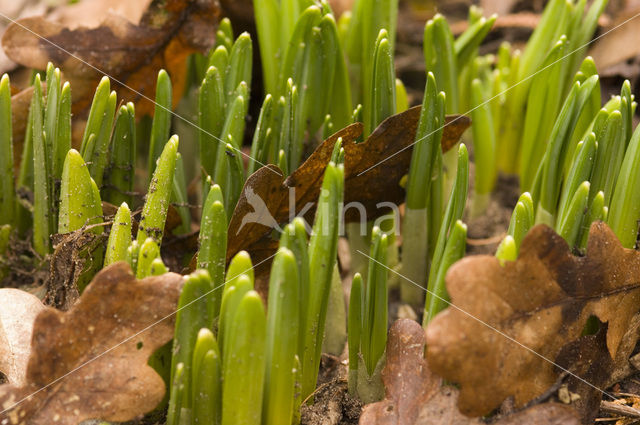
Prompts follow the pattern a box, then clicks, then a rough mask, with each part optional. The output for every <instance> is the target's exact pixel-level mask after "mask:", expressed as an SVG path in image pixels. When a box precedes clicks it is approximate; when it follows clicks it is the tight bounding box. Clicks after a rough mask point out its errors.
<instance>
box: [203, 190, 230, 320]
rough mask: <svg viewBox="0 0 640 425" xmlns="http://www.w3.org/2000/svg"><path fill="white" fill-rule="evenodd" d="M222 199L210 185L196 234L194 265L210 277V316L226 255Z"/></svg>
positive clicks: (213, 314)
mask: <svg viewBox="0 0 640 425" xmlns="http://www.w3.org/2000/svg"><path fill="white" fill-rule="evenodd" d="M222 200H223V197H222V191H221V190H220V186H218V185H212V186H211V189H210V190H209V193H208V194H207V197H206V201H205V204H204V207H203V210H202V218H201V220H200V234H199V237H198V240H199V243H200V249H199V250H198V268H199V269H205V270H207V271H208V272H209V276H210V277H211V283H212V288H211V292H210V294H209V295H208V296H209V298H210V300H209V306H210V308H211V313H210V316H211V317H213V318H215V317H218V314H219V312H220V302H221V300H222V298H221V297H222V289H218V288H217V287H218V286H220V285H221V284H222V282H224V269H225V263H226V255H227V214H226V212H225V209H224V205H223V203H222Z"/></svg>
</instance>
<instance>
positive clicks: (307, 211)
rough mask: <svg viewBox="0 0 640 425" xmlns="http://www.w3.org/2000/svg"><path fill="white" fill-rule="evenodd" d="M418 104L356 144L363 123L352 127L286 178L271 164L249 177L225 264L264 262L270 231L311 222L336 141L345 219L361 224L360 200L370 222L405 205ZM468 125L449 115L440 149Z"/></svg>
mask: <svg viewBox="0 0 640 425" xmlns="http://www.w3.org/2000/svg"><path fill="white" fill-rule="evenodd" d="M420 109H421V108H420V107H419V106H416V107H414V108H411V109H409V110H407V111H405V112H402V113H400V114H396V115H393V116H391V117H389V118H387V119H386V120H384V121H383V122H382V123H381V124H380V125H379V126H378V127H377V128H376V129H375V130H374V132H373V133H372V134H371V135H370V136H369V138H368V139H367V140H366V141H365V142H363V143H357V139H358V137H360V135H361V134H362V124H360V123H355V124H352V125H350V126H348V127H346V128H344V129H342V130H340V131H338V132H337V133H335V134H334V135H332V136H331V137H329V138H328V139H327V140H325V141H324V142H323V143H322V144H320V146H318V148H317V149H316V150H315V151H314V152H313V153H312V154H311V156H309V158H308V159H307V160H306V161H305V162H304V163H303V164H302V165H301V166H300V167H299V168H298V169H297V170H295V171H294V172H293V173H292V174H291V175H290V176H289V177H286V178H285V176H284V173H282V171H281V170H280V169H279V168H278V167H276V166H275V165H268V166H266V167H262V168H260V169H259V170H258V171H256V172H255V173H253V174H252V175H251V176H250V177H249V178H248V179H247V181H246V182H245V185H244V188H243V190H242V194H241V195H240V199H239V200H238V203H237V205H236V208H235V210H234V211H233V215H232V217H231V221H230V223H229V243H228V248H227V260H229V259H231V258H232V257H233V255H235V254H236V253H237V252H239V251H240V250H246V251H248V252H249V253H250V254H251V257H252V259H253V260H254V263H255V262H259V261H261V260H262V259H265V258H268V257H269V256H270V255H271V254H272V253H273V252H275V250H276V249H277V244H278V241H277V239H276V238H274V237H272V235H271V232H272V231H273V230H274V229H277V226H279V225H280V224H282V223H288V222H289V221H290V220H291V218H292V217H294V216H296V215H302V216H303V217H304V218H305V219H307V222H308V223H310V224H311V223H312V222H313V216H314V213H315V205H316V201H317V199H318V196H319V194H320V188H321V186H322V178H323V176H324V170H325V168H326V166H327V164H328V163H329V161H330V160H331V153H332V151H333V147H334V145H335V142H336V141H337V140H338V138H339V137H341V138H342V146H343V148H344V151H345V160H344V187H345V189H344V204H345V211H344V213H345V214H344V215H345V216H344V218H345V221H347V222H350V221H356V220H360V219H361V218H360V213H359V211H358V209H356V208H349V203H351V202H358V203H359V204H360V205H362V206H363V207H364V208H365V210H366V219H367V220H373V219H375V218H377V217H379V216H381V215H383V214H386V213H388V212H390V209H389V205H391V204H393V205H394V206H397V205H400V204H402V203H403V202H404V199H405V191H404V188H402V187H401V185H400V181H401V179H402V178H403V176H405V175H406V174H407V172H408V170H409V164H410V162H411V152H412V149H411V148H412V146H413V144H414V141H415V135H416V129H417V126H418V120H419V118H420ZM470 125H471V120H470V119H469V118H468V117H466V116H461V115H454V116H448V117H447V119H446V125H445V126H444V132H443V135H442V141H441V144H442V147H443V150H445V151H446V150H447V149H449V148H451V147H452V146H453V145H454V144H455V143H456V142H457V141H458V140H459V139H460V136H462V133H463V132H464V130H466V129H467V128H468V127H469V126H470ZM290 192H293V193H294V197H295V211H293V210H290V207H291V205H290V203H291V200H290V198H289V197H290Z"/></svg>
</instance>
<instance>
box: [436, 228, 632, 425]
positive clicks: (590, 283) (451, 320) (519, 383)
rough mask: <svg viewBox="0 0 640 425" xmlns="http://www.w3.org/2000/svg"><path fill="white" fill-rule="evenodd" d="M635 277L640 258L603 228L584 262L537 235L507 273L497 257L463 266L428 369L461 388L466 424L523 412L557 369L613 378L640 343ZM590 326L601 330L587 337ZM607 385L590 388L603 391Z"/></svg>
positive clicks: (555, 239) (559, 242)
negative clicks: (501, 412)
mask: <svg viewBox="0 0 640 425" xmlns="http://www.w3.org/2000/svg"><path fill="white" fill-rule="evenodd" d="M638 270H640V253H638V252H637V251H634V250H631V249H625V248H623V247H622V246H621V245H620V243H619V241H618V239H617V238H616V237H615V235H614V233H613V232H612V231H611V229H609V228H608V227H607V226H606V225H605V224H604V223H602V222H596V223H594V224H593V225H592V226H591V229H590V234H589V243H588V247H587V254H586V256H585V257H576V256H573V255H572V254H571V251H570V250H569V247H568V245H567V243H566V242H565V241H564V239H562V238H561V237H560V236H559V235H557V234H556V233H555V232H554V231H553V230H551V229H550V228H548V227H546V226H543V225H540V226H537V227H535V228H533V229H532V230H531V231H530V232H529V234H528V235H527V236H526V238H525V239H524V241H523V242H522V247H521V250H520V256H519V258H518V260H517V261H514V262H507V263H506V264H505V265H504V267H503V266H501V265H500V263H499V261H498V260H497V259H496V258H495V257H493V256H473V257H467V258H464V259H462V260H461V261H459V262H457V263H456V264H454V265H453V266H452V267H451V269H450V270H449V272H448V274H447V290H448V292H449V295H450V297H451V301H452V304H453V305H455V306H456V307H455V308H454V307H449V308H448V309H446V310H445V311H443V312H442V313H441V314H439V315H438V316H436V318H435V319H434V320H433V321H432V322H431V323H430V324H429V326H428V328H427V358H428V360H429V365H430V366H431V368H432V370H434V371H435V372H436V373H438V374H439V375H441V376H443V377H444V378H445V379H447V380H451V381H454V382H457V383H459V384H460V386H461V393H460V394H461V395H460V401H459V408H460V410H461V411H462V412H463V413H465V414H467V415H482V414H486V413H488V412H490V411H491V410H492V409H494V408H496V407H497V406H499V405H500V403H501V402H502V401H503V400H504V399H506V398H507V397H510V396H513V397H514V400H515V404H516V406H522V405H523V404H524V403H526V402H528V401H529V400H531V399H533V398H535V397H537V396H539V395H541V394H542V393H544V392H545V391H546V390H547V389H548V388H549V387H550V386H551V385H552V384H553V383H554V382H555V381H556V380H557V378H558V374H559V372H560V370H559V369H557V368H556V367H555V366H554V364H552V362H558V363H559V364H561V365H562V366H563V367H565V368H566V369H568V370H569V371H570V372H572V373H575V374H576V375H578V376H581V377H583V379H585V380H590V379H592V376H590V375H589V374H590V373H591V374H598V373H599V374H600V375H601V374H602V373H603V372H605V373H607V372H611V371H613V370H614V369H617V368H619V367H620V365H622V364H623V363H625V362H627V361H628V357H629V354H630V353H631V350H632V349H633V347H634V346H635V343H636V341H637V340H638V332H637V329H638V328H637V318H636V313H637V312H638V310H639V309H640V283H639V282H638ZM591 316H595V317H597V318H598V319H599V320H600V321H601V322H603V323H604V324H605V325H604V326H602V328H603V329H601V330H600V332H599V333H598V334H597V335H594V336H585V337H581V335H582V332H583V330H584V327H585V324H586V322H587V320H588V319H589V317H591ZM634 323H635V324H634ZM598 338H600V339H601V340H602V343H601V344H598V343H597V339H598ZM525 347H527V348H525ZM598 347H601V348H598ZM603 362H605V363H608V366H607V365H606V364H603ZM612 365H614V366H615V367H613V366H612ZM603 366H607V367H603ZM606 378H607V377H606V376H605V377H602V376H599V377H598V376H596V375H593V381H589V382H590V383H592V384H593V385H595V386H598V385H605V383H606V382H607V379H606ZM583 384H584V382H583ZM596 393H598V394H597V396H598V397H601V396H602V394H601V393H599V391H596ZM583 415H584V413H583Z"/></svg>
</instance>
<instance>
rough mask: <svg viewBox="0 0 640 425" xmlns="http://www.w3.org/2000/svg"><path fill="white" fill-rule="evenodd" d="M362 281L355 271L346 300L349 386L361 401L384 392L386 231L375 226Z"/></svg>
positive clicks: (378, 397) (373, 397) (386, 300)
mask: <svg viewBox="0 0 640 425" xmlns="http://www.w3.org/2000/svg"><path fill="white" fill-rule="evenodd" d="M371 242H372V243H371V258H372V259H370V260H369V270H368V272H367V279H366V285H365V286H364V288H363V287H362V277H361V276H360V274H356V275H355V276H354V279H353V283H352V288H351V298H350V300H349V388H350V391H351V393H352V394H353V395H356V394H357V395H358V397H359V398H360V399H361V400H362V401H363V402H365V403H371V402H373V401H376V400H380V399H381V398H382V397H383V395H384V387H383V385H382V376H381V372H382V367H383V366H384V362H385V357H384V352H385V348H386V344H387V315H388V296H387V274H388V267H387V235H386V234H384V233H383V232H382V231H381V230H380V228H378V227H375V228H374V229H373V232H372V241H371Z"/></svg>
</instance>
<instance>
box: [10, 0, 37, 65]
mask: <svg viewBox="0 0 640 425" xmlns="http://www.w3.org/2000/svg"><path fill="white" fill-rule="evenodd" d="M46 9H47V6H46V4H45V3H44V2H41V1H39V0H0V11H2V14H3V15H4V16H5V17H8V18H10V19H20V18H26V17H27V16H36V15H41V14H42V13H44V12H45V10H46ZM10 23H11V21H9V20H8V19H3V20H1V21H0V34H2V33H4V31H5V29H6V28H7V26H8V25H9V24H10ZM16 66H17V64H16V63H14V62H13V61H12V60H11V59H9V58H8V57H7V55H5V53H4V51H2V49H0V74H4V73H6V72H10V71H13V70H14V69H15V68H16Z"/></svg>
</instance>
